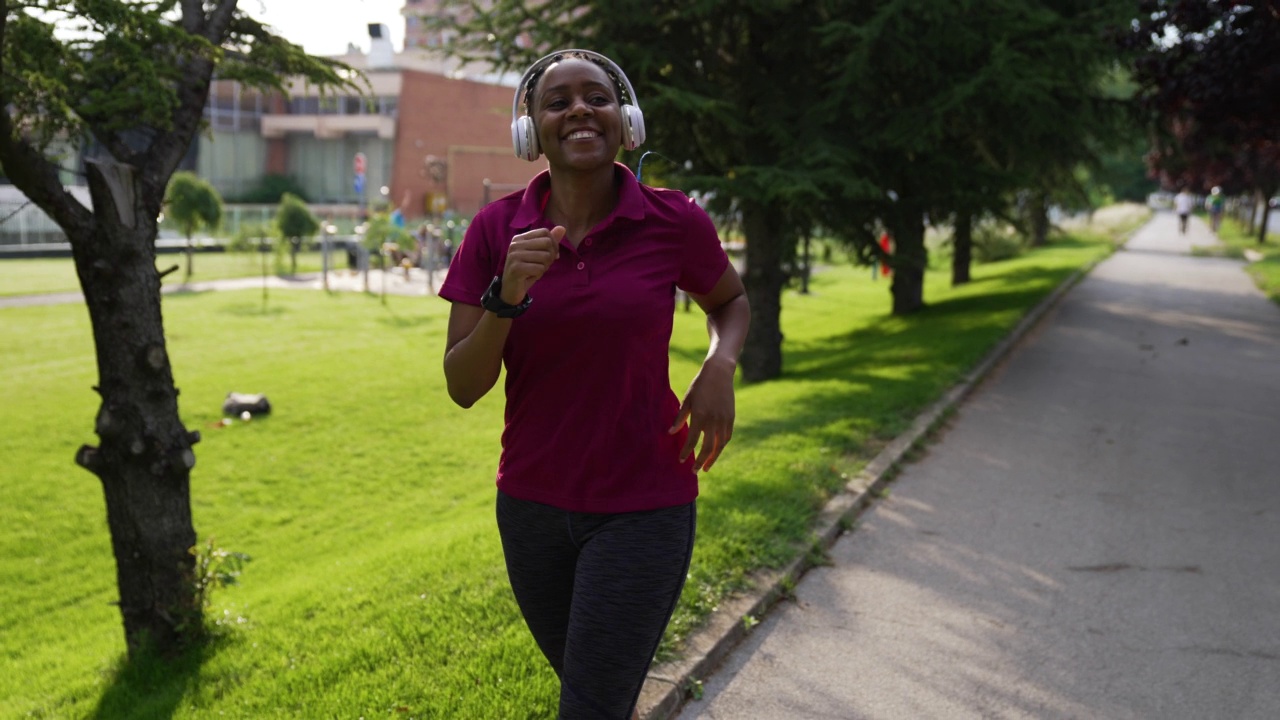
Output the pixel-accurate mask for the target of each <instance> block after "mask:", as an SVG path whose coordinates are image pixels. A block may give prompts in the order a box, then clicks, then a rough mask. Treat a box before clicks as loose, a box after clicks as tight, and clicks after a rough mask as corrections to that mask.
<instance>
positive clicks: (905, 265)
mask: <svg viewBox="0 0 1280 720" xmlns="http://www.w3.org/2000/svg"><path fill="white" fill-rule="evenodd" d="M892 222H893V225H892V235H893V257H892V260H891V262H892V263H893V284H892V285H890V286H889V292H891V293H892V294H893V314H894V315H907V314H910V313H913V312H916V311H917V310H920V309H921V308H923V307H924V270H925V268H926V267H928V265H929V251H928V249H926V248H925V246H924V213H923V211H921V212H913V211H911V210H904V211H903V212H902V213H901V214H900V215H899V217H897V218H895V219H894V220H893V221H892Z"/></svg>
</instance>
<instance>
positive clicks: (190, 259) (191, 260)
mask: <svg viewBox="0 0 1280 720" xmlns="http://www.w3.org/2000/svg"><path fill="white" fill-rule="evenodd" d="M154 244H155V243H152V245H154ZM195 254H196V251H195V246H193V245H192V244H191V236H190V235H188V236H187V275H186V277H184V278H183V279H182V282H184V283H186V282H190V281H191V276H192V275H194V274H195V272H196V269H195Z"/></svg>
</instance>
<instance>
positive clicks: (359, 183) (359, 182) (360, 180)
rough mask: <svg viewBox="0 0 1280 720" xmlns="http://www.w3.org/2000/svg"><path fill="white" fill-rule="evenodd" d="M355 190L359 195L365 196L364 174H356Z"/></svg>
mask: <svg viewBox="0 0 1280 720" xmlns="http://www.w3.org/2000/svg"><path fill="white" fill-rule="evenodd" d="M355 189H356V194H357V195H363V194H364V173H356V182H355Z"/></svg>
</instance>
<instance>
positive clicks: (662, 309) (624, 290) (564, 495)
mask: <svg viewBox="0 0 1280 720" xmlns="http://www.w3.org/2000/svg"><path fill="white" fill-rule="evenodd" d="M615 174H616V177H617V180H618V183H619V191H618V204H617V207H615V208H614V211H613V213H612V214H611V215H609V217H607V218H605V220H604V221H603V222H601V223H600V224H599V225H597V226H596V227H594V228H592V230H591V231H590V233H588V234H587V236H586V237H584V238H583V239H582V242H581V243H580V244H579V245H578V248H577V249H576V250H575V249H574V248H573V247H572V246H571V245H570V244H569V242H568V241H567V240H562V241H561V243H560V257H559V258H558V259H557V260H556V261H555V262H554V263H552V265H551V268H550V269H548V270H547V272H546V274H544V275H543V276H542V277H541V278H540V279H539V280H538V281H537V282H536V283H534V284H533V286H532V287H531V288H530V289H529V295H531V296H532V297H533V304H532V305H530V306H529V310H528V311H527V312H525V314H524V315H521V316H520V317H518V318H516V319H515V320H513V321H512V325H511V332H510V334H509V335H508V336H507V344H506V346H505V348H504V349H503V352H502V360H503V363H504V364H505V366H506V370H507V379H506V392H507V408H506V427H505V429H504V430H503V433H502V458H501V460H500V461H499V463H498V488H499V489H500V490H502V491H503V492H505V493H507V494H508V495H511V496H513V497H516V498H520V499H524V500H532V501H535V502H540V503H544V504H547V505H553V506H555V507H558V508H561V509H564V510H569V511H573V512H594V513H614V512H631V511H636V510H652V509H656V508H662V507H671V506H674V505H680V504H684V503H687V502H691V501H692V500H693V499H694V498H695V497H697V495H698V479H697V473H696V472H695V471H694V470H693V458H692V457H690V458H689V459H688V460H686V461H685V462H683V463H681V462H680V461H679V459H678V456H679V452H680V448H681V447H682V446H683V445H684V442H685V437H686V435H687V433H688V428H687V426H686V427H685V428H684V429H682V430H681V431H680V432H679V433H678V434H676V435H668V434H667V429H668V428H669V427H671V423H672V422H674V421H675V417H676V413H677V412H678V411H679V408H680V401H679V399H678V398H677V397H676V394H675V393H674V392H673V391H672V389H671V380H670V376H669V374H668V368H667V353H668V345H669V343H670V340H671V321H672V315H673V313H674V312H675V289H676V288H677V287H679V288H681V289H684V290H686V291H689V292H693V293H698V294H701V293H707V292H709V291H710V290H711V289H712V288H713V287H715V284H716V282H717V281H718V280H719V279H720V276H721V275H723V274H724V271H725V268H727V267H728V266H729V259H728V257H727V256H726V255H725V253H724V250H723V249H722V248H721V246H720V240H719V237H718V235H717V234H716V229H715V226H714V225H713V224H712V223H711V219H710V218H709V217H707V214H706V213H705V212H703V210H702V208H700V207H698V206H697V205H696V204H694V202H693V201H692V200H690V199H689V198H688V196H686V195H685V194H684V193H681V192H678V191H675V190H661V189H656V188H651V187H647V186H644V185H641V184H640V183H639V182H637V181H636V178H635V175H633V174H632V173H631V171H630V170H629V169H628V168H627V167H626V166H625V165H621V164H619V165H616V168H615ZM550 187H551V177H550V175H549V174H548V173H547V172H546V171H544V172H542V173H540V174H539V175H537V176H536V177H534V178H533V180H532V181H530V183H529V186H528V187H527V188H525V189H524V190H523V191H521V192H516V193H512V194H511V195H508V196H506V197H504V198H502V199H500V200H497V201H495V202H493V203H490V204H489V205H487V206H485V208H484V209H482V210H481V211H480V213H479V214H478V215H476V218H475V220H474V221H472V223H471V225H470V227H468V228H467V233H466V237H465V238H464V239H463V242H462V245H461V246H460V247H459V248H458V253H457V255H455V256H454V258H453V263H452V264H451V265H450V267H449V274H448V277H447V278H446V280H445V282H444V285H443V286H442V287H441V288H440V293H439V294H440V297H443V298H445V299H447V300H450V301H453V302H461V303H467V304H469V305H479V304H480V296H481V295H482V294H483V293H484V291H485V289H486V288H488V286H489V283H490V281H492V280H493V277H494V276H495V275H498V274H501V272H502V268H503V265H504V263H505V261H506V254H507V248H508V246H509V244H510V242H511V238H512V237H513V236H515V235H518V234H519V233H522V232H525V231H528V230H532V229H535V228H551V227H552V226H553V225H552V223H551V222H549V221H548V220H547V218H546V217H545V216H544V215H543V212H542V209H543V207H545V200H546V198H547V197H548V193H549V192H550Z"/></svg>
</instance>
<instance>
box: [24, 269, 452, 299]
mask: <svg viewBox="0 0 1280 720" xmlns="http://www.w3.org/2000/svg"><path fill="white" fill-rule="evenodd" d="M446 274H447V273H446V271H445V270H437V271H435V272H434V273H431V274H430V275H428V273H427V271H425V270H420V269H418V268H410V270H409V275H408V276H407V277H406V276H405V271H404V270H402V269H396V270H390V271H386V272H384V271H382V270H370V271H369V277H368V285H367V291H368V292H370V293H373V294H374V295H380V294H382V293H383V292H386V293H387V294H388V295H411V296H418V297H426V296H427V295H434V294H435V291H436V290H437V289H438V288H439V287H440V284H441V283H443V282H444V278H445V275H446ZM328 275H329V290H330V291H331V292H365V291H366V283H365V276H364V273H359V272H355V271H352V270H331V271H329V273H328ZM267 286H268V287H270V288H272V289H276V288H281V289H288V290H322V289H324V277H323V276H322V275H321V274H320V273H318V272H317V273H306V274H302V275H296V276H291V277H279V276H276V275H268V276H267ZM261 288H262V277H261V276H259V277H246V278H234V279H230V280H207V281H204V282H193V283H189V284H185V285H179V284H169V285H165V286H164V288H163V289H162V291H161V292H163V293H165V294H166V295H167V294H171V293H182V292H208V291H210V290H255V289H261ZM81 302H84V295H82V294H81V293H79V292H70V293H48V294H44V295H15V296H11V297H0V308H7V307H28V306H32V305H60V304H64V303H81Z"/></svg>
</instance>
